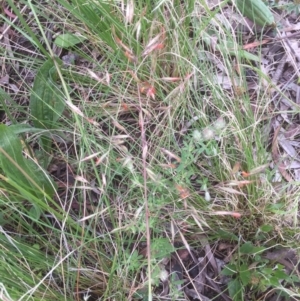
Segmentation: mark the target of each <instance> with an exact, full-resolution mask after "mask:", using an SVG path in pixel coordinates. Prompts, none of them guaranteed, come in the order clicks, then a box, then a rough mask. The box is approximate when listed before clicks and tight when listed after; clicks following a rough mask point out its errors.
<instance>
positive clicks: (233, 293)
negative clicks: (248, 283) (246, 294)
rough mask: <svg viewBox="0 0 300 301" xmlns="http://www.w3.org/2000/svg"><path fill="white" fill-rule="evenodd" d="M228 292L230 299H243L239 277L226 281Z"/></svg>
mask: <svg viewBox="0 0 300 301" xmlns="http://www.w3.org/2000/svg"><path fill="white" fill-rule="evenodd" d="M228 292H229V295H230V297H231V298H232V300H234V301H242V300H244V299H243V291H242V285H241V283H240V281H239V279H234V280H232V281H230V282H229V283H228Z"/></svg>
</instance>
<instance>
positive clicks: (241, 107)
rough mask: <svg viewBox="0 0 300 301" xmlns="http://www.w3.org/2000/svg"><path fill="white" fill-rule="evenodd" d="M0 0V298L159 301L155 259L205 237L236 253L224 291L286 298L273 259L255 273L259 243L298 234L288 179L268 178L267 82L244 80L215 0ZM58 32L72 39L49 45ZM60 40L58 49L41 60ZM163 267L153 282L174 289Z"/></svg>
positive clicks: (290, 290) (271, 244) (291, 242)
mask: <svg viewBox="0 0 300 301" xmlns="http://www.w3.org/2000/svg"><path fill="white" fill-rule="evenodd" d="M7 4H8V7H9V10H10V11H11V12H12V13H13V14H14V15H15V16H16V17H17V18H16V20H15V21H13V19H12V18H10V17H9V16H7V14H3V15H2V16H1V19H2V21H1V22H2V24H4V23H5V24H7V25H8V26H9V27H10V30H11V32H12V33H13V34H15V35H16V37H17V38H16V39H13V38H12V36H11V35H12V33H10V35H9V36H10V47H6V48H3V50H1V51H3V52H2V57H3V60H2V64H3V68H4V69H5V70H6V72H8V73H9V74H10V83H11V85H10V86H9V85H6V86H5V87H2V88H1V97H0V99H1V110H2V112H3V114H5V122H6V124H7V125H8V124H12V125H11V126H10V127H9V128H10V130H8V129H7V127H5V126H3V127H2V128H1V129H2V136H3V137H4V133H5V135H6V137H8V138H7V140H5V139H4V138H1V149H2V150H3V151H2V152H1V155H0V159H1V160H0V161H1V169H2V172H1V180H2V181H1V198H0V202H1V215H0V225H1V228H0V230H1V234H0V235H1V248H0V252H1V256H0V258H1V259H0V261H1V262H0V270H1V275H2V276H1V295H0V296H1V297H0V298H2V299H1V300H53V299H54V300H142V299H143V300H161V299H163V298H162V297H159V293H158V292H159V291H160V285H161V283H162V282H161V280H160V279H162V276H161V273H162V272H163V271H164V269H165V268H164V267H163V266H164V265H163V262H164V260H165V258H171V256H173V255H172V254H174V251H175V250H177V249H182V248H185V249H190V248H192V250H194V252H195V253H196V254H200V252H201V250H202V249H203V247H204V246H205V245H207V243H208V242H209V244H210V245H211V246H215V248H216V249H215V250H217V246H218V245H219V244H220V243H227V244H230V245H231V246H233V250H232V252H233V254H234V255H233V256H232V260H233V262H238V263H235V264H234V263H232V262H231V266H229V268H228V270H230V271H231V272H228V271H227V272H223V273H225V274H226V273H227V276H228V275H229V276H230V277H231V282H230V285H229V290H228V291H226V288H223V289H224V292H226V293H228V292H229V294H230V295H231V297H232V298H233V300H243V299H244V298H245V295H246V294H247V295H248V296H251V297H252V298H254V299H255V298H261V299H263V297H266V298H267V296H268V294H269V293H270V291H272V289H273V290H278V291H282V292H283V293H284V294H285V295H286V296H287V298H292V297H293V298H295V299H297V298H299V289H298V288H297V287H296V286H295V285H294V283H295V282H296V280H297V279H295V278H293V277H292V276H291V277H290V278H284V280H285V281H286V283H288V284H289V285H287V286H285V285H283V284H282V283H281V282H279V279H282V277H283V275H282V272H283V271H284V268H283V267H279V268H278V269H277V270H278V271H279V272H278V274H276V275H275V274H274V273H273V274H271V276H272V277H273V278H272V277H271V276H270V277H269V275H270V273H271V272H270V270H268V269H267V268H269V269H272V268H273V270H274V269H275V268H274V265H272V264H273V263H272V261H268V260H266V259H265V258H263V257H262V256H260V254H261V253H262V252H263V251H267V250H270V249H273V248H275V247H277V246H284V247H286V248H294V249H297V248H298V246H297V242H296V241H297V240H296V238H297V235H298V234H297V226H298V218H297V214H298V211H297V210H298V194H299V189H298V184H297V183H293V182H287V181H285V180H284V179H283V178H279V180H278V183H274V179H275V178H276V174H277V176H278V169H277V167H276V165H277V164H276V162H275V163H274V162H273V159H272V135H271V134H270V133H271V132H272V129H271V120H272V118H274V117H275V116H276V114H279V112H277V111H276V110H273V109H272V95H271V94H270V93H268V87H271V86H272V83H271V80H270V79H269V78H267V77H266V76H264V75H263V72H257V74H256V76H257V77H258V78H257V79H256V81H257V82H258V83H259V84H258V86H257V88H256V90H255V91H251V90H249V91H248V89H247V78H246V73H247V71H248V70H256V68H258V67H256V66H257V65H255V64H256V63H255V61H253V60H249V57H248V56H249V53H245V52H243V51H241V50H239V46H238V41H239V38H238V37H235V35H233V33H232V31H231V28H230V27H226V26H225V25H224V22H221V21H220V20H219V19H217V17H216V16H217V14H218V13H222V9H221V7H216V8H215V10H210V9H209V8H208V7H207V5H206V2H205V1H188V3H187V4H185V5H182V3H181V1H172V2H170V1H157V2H156V1H154V3H153V1H147V0H145V1H143V2H138V3H134V2H133V1H128V3H127V4H125V3H124V2H122V1H119V2H117V1H116V2H114V1H107V2H104V1H89V0H88V1H87V0H85V1H81V0H76V1H75V0H73V1H64V0H57V1H55V2H53V4H51V5H50V4H49V3H48V1H40V2H35V3H33V2H32V1H25V0H24V1H19V2H18V3H17V4H16V3H14V2H13V1H7ZM225 5H226V3H223V6H225ZM131 9H134V12H133V13H132V10H131ZM21 11H22V13H21ZM66 33H68V34H72V35H78V36H81V37H84V42H82V43H78V44H77V43H75V44H72V41H71V42H70V41H69V40H67V39H66V40H65V43H71V44H70V46H68V47H65V48H60V47H57V45H55V43H53V41H55V39H56V38H57V37H59V36H61V35H62V34H66ZM73 37H74V36H73ZM205 37H206V38H205ZM207 37H209V39H207ZM1 43H3V42H1ZM151 43H152V44H151ZM70 53H72V54H75V56H76V63H74V64H70V65H63V64H62V63H60V62H59V61H58V60H56V61H55V60H53V58H54V57H55V56H59V57H60V58H62V57H63V55H68V54H70ZM252 55H253V54H252ZM255 55H256V58H257V59H259V57H260V53H259V49H258V52H256V53H255ZM252 59H253V57H252ZM254 59H255V58H254ZM46 61H48V62H49V64H48V65H47V66H48V67H47V68H45V69H41V66H45V65H44V63H45V62H46ZM217 66H218V67H217ZM220 70H222V73H223V75H222V76H223V78H224V79H226V80H227V82H228V83H227V87H225V86H224V85H223V84H222V81H221V79H220V78H219V79H218V78H217V77H216V75H217V74H220ZM237 70H238V71H237ZM38 72H40V73H38ZM36 74H39V75H41V77H39V79H40V82H39V83H38V84H36V85H33V84H32V83H33V80H35V83H36V81H37V77H36V76H35V75H36ZM34 78H35V79H34ZM15 87H17V89H16V88H15ZM224 87H225V88H224ZM154 89H155V90H154ZM45 100H47V101H45ZM48 100H49V102H48ZM33 102H35V103H34V104H35V106H36V111H34V109H33V104H32V103H33ZM29 106H31V110H29V109H28V107H29ZM288 113H289V114H291V112H288ZM292 113H294V114H296V113H298V112H292ZM49 116H50V117H49ZM29 125H31V126H29ZM20 141H22V145H21V142H20ZM21 147H22V149H21ZM5 151H6V153H5ZM7 153H8V154H7ZM22 153H23V154H22ZM7 160H9V161H7ZM11 161H12V162H14V161H15V162H16V164H13V163H11ZM5 162H9V164H7V163H5ZM272 162H273V165H272ZM15 165H16V166H19V167H16V168H15V169H14V168H13V166H15ZM248 172H250V176H247V173H248ZM37 173H38V176H35V175H36V174H37ZM24 174H27V175H28V177H25V178H26V179H27V181H26V180H24ZM243 175H244V176H243ZM275 184H276V185H275ZM32 185H33V187H34V189H32ZM36 185H37V187H40V189H36ZM46 188H47V189H48V190H47V191H48V194H45V193H43V190H46ZM49 191H50V192H49ZM224 211H225V213H221V212H224ZM230 212H233V216H232V214H229V215H227V213H230ZM239 215H241V217H240V218H234V216H239ZM204 237H205V239H204ZM203 239H204V242H203ZM201 241H202V244H201ZM259 248H260V249H259ZM216 254H217V251H216ZM216 256H217V255H216ZM255 262H257V263H258V264H257V265H255ZM264 267H265V268H264ZM184 269H187V267H184ZM248 270H253V271H254V272H253V273H252V274H250V273H249V272H246V271H248ZM232 271H233V272H232ZM268 273H269V274H268ZM242 275H244V276H242ZM245 275H246V276H245ZM254 278H255V279H258V283H255V281H254ZM268 278H270V279H273V282H272V283H271V282H268V281H266V279H268ZM261 279H264V280H265V281H264V282H263V284H262V285H259V282H260V281H261ZM174 281H175V280H174ZM174 281H171V282H170V283H171V284H170V287H171V289H170V291H169V297H170V298H171V299H172V298H173V299H174V300H175V299H177V300H186V299H184V296H183V295H180V294H183V292H182V291H181V293H180V291H178V289H176V288H177V287H178V286H176V282H174ZM180 298H181V299H180ZM254 299H253V300H254ZM216 300H217V299H216ZM257 300H258V299H257ZM291 300H292V299H291Z"/></svg>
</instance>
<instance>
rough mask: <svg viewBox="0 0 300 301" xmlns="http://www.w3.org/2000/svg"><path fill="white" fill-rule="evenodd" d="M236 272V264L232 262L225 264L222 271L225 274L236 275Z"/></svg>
mask: <svg viewBox="0 0 300 301" xmlns="http://www.w3.org/2000/svg"><path fill="white" fill-rule="evenodd" d="M236 273H237V271H236V265H235V264H231V263H229V264H227V265H225V267H224V269H223V270H222V271H221V274H222V275H224V276H232V275H236Z"/></svg>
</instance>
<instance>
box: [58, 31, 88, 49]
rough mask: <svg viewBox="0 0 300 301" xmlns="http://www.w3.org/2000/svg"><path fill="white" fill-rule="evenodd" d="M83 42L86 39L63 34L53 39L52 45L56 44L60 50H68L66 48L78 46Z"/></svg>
mask: <svg viewBox="0 0 300 301" xmlns="http://www.w3.org/2000/svg"><path fill="white" fill-rule="evenodd" d="M84 40H86V38H85V37H83V36H77V35H75V34H72V33H65V34H61V35H59V36H58V37H57V38H56V39H55V41H54V44H56V45H57V46H58V47H61V48H68V47H72V46H75V45H76V44H79V43H81V42H83V41H84Z"/></svg>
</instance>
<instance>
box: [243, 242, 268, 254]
mask: <svg viewBox="0 0 300 301" xmlns="http://www.w3.org/2000/svg"><path fill="white" fill-rule="evenodd" d="M264 250H265V248H264V247H255V246H254V245H253V244H252V243H251V242H246V243H244V244H243V245H242V246H241V247H240V252H241V253H243V254H255V253H258V252H261V251H264Z"/></svg>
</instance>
